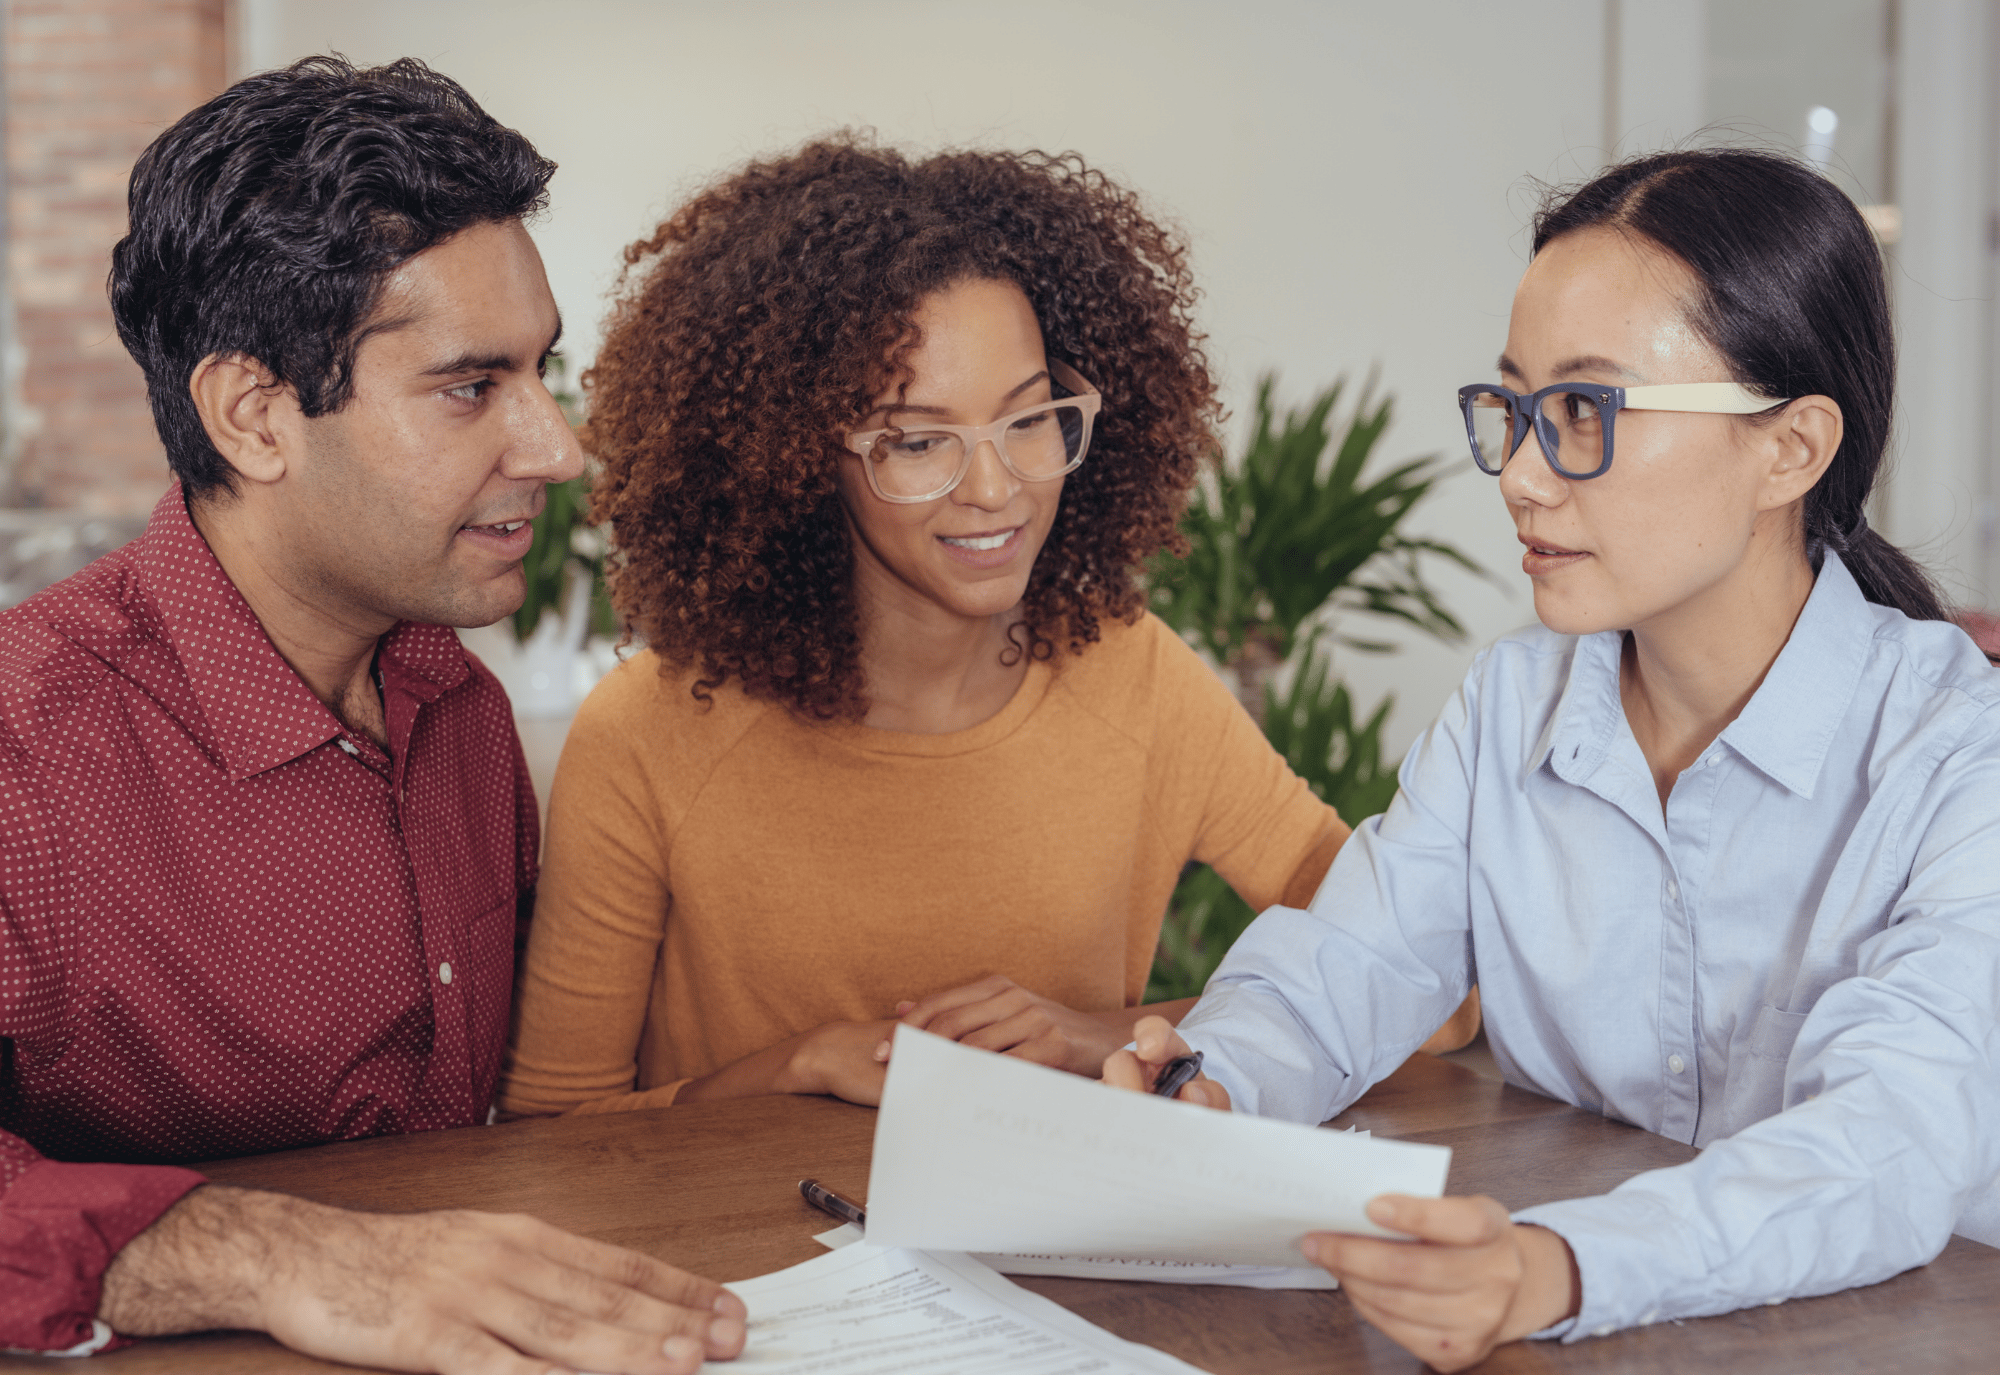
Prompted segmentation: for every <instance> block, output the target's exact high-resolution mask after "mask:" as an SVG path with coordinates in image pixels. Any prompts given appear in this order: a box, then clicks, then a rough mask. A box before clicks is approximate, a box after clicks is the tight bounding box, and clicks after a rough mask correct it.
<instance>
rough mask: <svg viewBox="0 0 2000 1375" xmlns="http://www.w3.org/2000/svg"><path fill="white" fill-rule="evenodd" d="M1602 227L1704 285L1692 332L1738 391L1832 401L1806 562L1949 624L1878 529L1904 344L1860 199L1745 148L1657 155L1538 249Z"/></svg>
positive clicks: (1601, 190) (1607, 182) (1546, 222)
mask: <svg viewBox="0 0 2000 1375" xmlns="http://www.w3.org/2000/svg"><path fill="white" fill-rule="evenodd" d="M1596 227H1603V228H1609V229H1616V230H1619V231H1621V232H1623V233H1627V234H1635V235H1638V236H1639V237H1641V238H1644V239H1647V240H1650V241H1651V242H1652V243H1653V244H1654V245H1656V246H1657V247H1659V248H1662V249H1665V250H1666V251H1667V252H1668V253H1671V254H1672V255H1674V256H1675V257H1677V258H1679V259H1680V260H1681V261H1682V262H1683V263H1685V264H1686V265H1687V266H1688V268H1689V269H1690V270H1691V271H1692V272H1693V273H1694V276H1695V280H1696V281H1697V282H1699V283H1700V294H1699V296H1698V297H1697V299H1696V300H1694V301H1693V302H1691V303H1690V309H1689V315H1690V321H1689V322H1690V323H1691V324H1692V325H1693V326H1694V327H1695V328H1696V329H1697V330H1699V331H1700V332H1701V334H1702V336H1703V337H1704V338H1706V339H1707V340H1708V342H1709V343H1710V344H1711V345H1712V346H1713V347H1714V348H1715V350H1716V352H1718V353H1720V354H1721V355H1722V357H1723V360H1724V361H1725V362H1727V363H1728V365H1729V368H1730V371H1731V372H1732V373H1734V374H1735V378H1736V381H1738V382H1740V383H1742V384H1743V385H1744V386H1746V387H1748V388H1749V389H1750V390H1751V391H1754V392H1757V393H1760V394H1761V395H1764V396H1770V397H1794V396H1827V397H1831V398H1832V399H1833V400H1834V401H1836V402H1838V403H1839V405H1840V413H1841V416H1842V418H1843V419H1844V421H1845V428H1844V430H1843V432H1842V435H1841V441H1840V448H1839V450H1838V451H1837V452H1836V453H1835V454H1834V456H1833V462H1832V463H1831V464H1829V465H1828V466H1827V470H1826V472H1825V473H1824V474H1823V475H1822V476H1821V477H1820V480H1819V482H1818V483H1817V484H1816V485H1815V486H1814V487H1813V489H1812V490H1811V491H1810V492H1808V493H1806V498H1805V538H1806V553H1807V557H1809V558H1811V559H1812V560H1813V562H1814V563H1815V564H1817V563H1818V562H1819V558H1820V554H1821V551H1822V550H1825V549H1832V550H1835V551H1837V552H1838V553H1839V554H1840V557H1841V559H1842V561H1843V562H1845V563H1846V565H1847V568H1848V571H1849V572H1851V573H1852V574H1853V575H1854V580H1855V582H1856V583H1858V584H1859V585H1860V587H1861V594H1862V595H1863V596H1864V597H1866V598H1867V599H1868V600H1869V601H1871V602H1876V603H1878V604H1880V605H1882V606H1893V607H1895V608H1896V609H1897V610H1898V611H1901V612H1902V613H1903V614H1904V615H1906V616H1909V617H1911V618H1912V619H1915V620H1926V621H1942V620H1949V619H1950V617H1949V615H1948V614H1947V613H1946V611H1945V608H1944V603H1943V601H1942V599H1941V598H1940V597H1939V596H1938V592H1937V588H1936V586H1935V585H1934V584H1933V583H1932V582H1931V579H1930V576H1929V575H1928V574H1927V573H1925V572H1924V570H1923V568H1922V567H1921V566H1920V565H1919V564H1918V563H1917V562H1916V560H1914V559H1912V558H1911V557H1910V556H1909V555H1908V554H1905V553H1904V552H1903V551H1902V550H1900V549H1898V548H1897V547H1896V546H1895V545H1893V544H1891V543H1889V541H1887V540H1885V539H1883V538H1882V536H1881V535H1879V534H1877V533H1876V532H1875V531H1874V530H1872V529H1870V528H1869V527H1868V522H1867V520H1866V518H1865V515H1864V511H1863V506H1864V503H1865V502H1866V501H1867V500H1868V492H1869V489H1870V488H1872V487H1873V486H1874V485H1875V475H1876V473H1877V472H1878V471H1880V469H1881V467H1882V458H1883V454H1884V453H1885V451H1886V450H1887V449H1888V445H1889V424H1890V419H1891V416H1892V413H1893V411H1894V408H1895V401H1896V339H1895V331H1894V328H1893V326H1892V324H1891V322H1890V316H1889V291H1888V284H1887V282H1886V280H1885V279H1884V276H1883V271H1882V254H1881V251H1880V250H1879V249H1878V248H1876V246H1875V239H1874V236H1873V235H1871V234H1870V233H1869V232H1868V225H1867V223H1866V222H1865V221H1863V220H1862V218H1861V212H1860V211H1859V210H1857V209H1856V208H1855V205H1854V202H1853V201H1851V200H1849V199H1848V198H1847V197H1846V195H1845V194H1843V193H1842V192H1841V190H1840V188H1838V187H1836V186H1835V185H1834V184H1833V183H1832V182H1830V181H1828V180H1827V179H1826V178H1825V177H1823V176H1820V175H1819V174H1818V173H1817V172H1814V171H1813V170H1812V169H1811V168H1809V167H1807V166H1805V165H1804V164H1803V163H1799V162H1794V161H1793V160H1792V159H1790V158H1786V157H1781V156H1778V155H1776V154H1772V153H1763V152H1754V151H1751V150H1749V149H1742V148H1710V149H1700V150H1688V151H1682V152H1671V153H1653V154H1649V155H1647V156H1645V157H1639V158H1633V159H1631V160H1630V161H1627V162H1622V163H1620V164H1618V165H1617V166H1616V167H1612V168H1610V169H1609V170H1607V171H1605V172H1603V173H1601V174H1600V175H1598V176H1597V177H1595V178H1593V179H1591V180H1590V181H1588V182H1586V183H1584V184H1583V185H1581V186H1576V187H1565V188H1561V189H1558V190H1555V191H1553V192H1551V193H1550V194H1549V196H1548V198H1547V199H1546V201H1545V202H1544V203H1543V205H1542V208H1541V210H1540V212H1539V213H1538V214H1537V215H1536V216H1535V252H1537V253H1539V252H1541V250H1542V248H1543V246H1544V245H1546V244H1547V243H1548V242H1549V241H1550V240H1552V239H1557V238H1560V237H1562V236H1563V235H1565V234H1573V233H1575V232H1576V231H1577V230H1580V229H1590V228H1596Z"/></svg>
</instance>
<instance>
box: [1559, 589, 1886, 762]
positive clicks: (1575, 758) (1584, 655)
mask: <svg viewBox="0 0 2000 1375" xmlns="http://www.w3.org/2000/svg"><path fill="white" fill-rule="evenodd" d="M1873 637H1874V623H1873V617H1872V615H1871V613H1870V612H1869V610H1868V603H1867V600H1866V599H1865V598H1863V597H1862V595H1861V589H1860V588H1859V587H1858V586H1856V584H1855V581H1854V575H1853V574H1851V573H1849V572H1848V571H1847V565H1846V564H1844V563H1842V562H1841V561H1840V556H1839V555H1838V554H1836V553H1834V552H1832V551H1831V550H1829V551H1828V552H1827V554H1826V556H1825V560H1824V562H1823V563H1822V564H1821V566H1820V571H1819V576H1818V578H1817V579H1815V580H1814V582H1813V590H1812V594H1811V595H1810V596H1808V597H1807V598H1806V604H1805V608H1804V610H1802V611H1801V612H1800V613H1799V619H1798V621H1797V623H1795V624H1794V625H1793V627H1792V633H1791V637H1790V638H1789V639H1787V640H1786V641H1785V647H1784V648H1783V649H1782V650H1780V651H1779V652H1778V658H1777V661H1776V662H1775V663H1773V664H1772V665H1771V670H1770V672H1768V673H1766V674H1765V675H1764V681H1763V682H1762V683H1761V684H1759V685H1758V687H1757V691H1756V692H1755V693H1754V694H1752V696H1751V698H1750V701H1749V702H1748V704H1746V705H1745V706H1744V708H1743V711H1742V713H1741V714H1740V715H1738V716H1737V718H1736V719H1735V720H1734V721H1732V722H1730V723H1729V725H1728V727H1727V728H1725V729H1724V730H1723V732H1722V735H1721V736H1720V743H1721V744H1723V745H1726V746H1728V747H1729V748H1730V749H1732V750H1734V751H1735V752H1736V753H1737V754H1738V755H1741V756H1742V757H1743V758H1744V759H1745V760H1747V761H1748V762H1749V763H1750V764H1752V765H1754V766H1755V767H1756V768H1758V769H1760V770H1761V771H1762V772H1763V773H1765V774H1766V775H1768V776H1769V777H1770V778H1771V779H1772V780H1773V781H1774V782H1776V783H1778V784H1780V785H1782V786H1783V787H1785V788H1787V789H1789V790H1790V791H1791V792H1794V793H1796V794H1798V795H1799V796H1800V797H1804V798H1808V799H1810V798H1811V797H1812V795H1813V789H1814V787H1815V786H1816V785H1817V783H1818V781H1819V772H1820V766H1821V764H1822V763H1824V762H1825V759H1826V752H1827V747H1828V746H1829V745H1830V744H1831V743H1832V742H1833V735H1834V732H1835V731H1836V730H1838V729H1839V728H1840V722H1841V720H1842V719H1843V718H1844V717H1845V715H1846V713H1847V706H1848V702H1849V700H1850V699H1851V698H1852V697H1853V695H1854V688H1855V684H1856V683H1858V682H1859V681H1860V678H1861V669H1862V664H1863V661H1864V659H1865V658H1866V657H1867V654H1868V647H1869V642H1870V641H1871V640H1872V639H1873ZM1623 647H1624V632H1622V631H1616V630H1607V631H1601V632H1599V633H1597V634H1595V635H1584V636H1580V637H1579V638H1578V639H1577V640H1576V642H1575V649H1574V651H1573V654H1572V657H1571V660H1570V670H1569V678H1568V681H1567V682H1566V683H1565V684H1564V685H1563V693H1562V699H1561V701H1559V702H1558V703H1557V704H1556V709H1555V711H1554V713H1553V714H1552V715H1551V716H1550V718H1549V724H1548V727H1547V729H1546V730H1544V731H1543V732H1542V739H1541V741H1540V743H1539V744H1538V745H1537V746H1536V748H1535V749H1534V751H1533V752H1531V753H1530V754H1529V756H1528V768H1529V771H1530V772H1532V771H1533V770H1535V769H1538V768H1540V767H1541V766H1542V765H1543V764H1544V763H1547V764H1548V765H1549V766H1550V767H1551V768H1553V769H1554V770H1555V772H1556V774H1557V776H1558V777H1560V778H1563V779H1565V780H1567V781H1569V782H1572V783H1581V782H1583V781H1584V780H1585V779H1587V778H1588V777H1589V776H1590V775H1591V774H1592V773H1594V772H1596V770H1597V767H1598V766H1599V765H1600V764H1602V763H1603V762H1604V760H1605V757H1606V756H1607V755H1608V754H1609V753H1610V752H1611V750H1612V748H1613V746H1614V744H1615V743H1616V742H1617V740H1618V739H1619V737H1620V735H1621V734H1626V733H1629V732H1630V729H1631V727H1630V726H1629V725H1627V724H1626V721H1625V707H1624V703H1623V701H1622V700H1621V699H1620V697H1619V692H1618V663H1619V658H1620V655H1621V653H1622V651H1623Z"/></svg>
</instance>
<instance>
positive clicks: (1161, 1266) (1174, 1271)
mask: <svg viewBox="0 0 2000 1375" xmlns="http://www.w3.org/2000/svg"><path fill="white" fill-rule="evenodd" d="M862 1237H863V1233H862V1231H861V1229H860V1228H859V1227H856V1226H855V1225H854V1224H853V1223H851V1222H843V1223H841V1224H840V1226H838V1227H836V1228H834V1229H833V1230H832V1231H830V1232H821V1233H819V1234H818V1235H816V1236H815V1237H814V1238H813V1240H814V1241H816V1242H818V1243H819V1244H820V1245H822V1246H824V1247H826V1248H827V1249H828V1250H829V1251H836V1250H839V1249H840V1248H841V1247H843V1246H852V1245H853V1244H854V1243H855V1242H857V1241H860V1240H862ZM941 1254H949V1253H948V1252H947V1253H941ZM973 1259H974V1260H976V1261H978V1262H980V1263H981V1264H982V1265H986V1266H990V1267H991V1268H993V1269H995V1270H998V1271H999V1272H1000V1273H1001V1274H1003V1275H1053V1276H1056V1277H1058V1278H1061V1279H1072V1280H1144V1281H1145V1282H1147V1283H1149V1284H1229V1285H1235V1286H1236V1287H1237V1288H1239V1289H1338V1288H1340V1281H1338V1280H1336V1279H1335V1278H1334V1277H1333V1276H1332V1275H1329V1274H1327V1272H1326V1271H1324V1270H1322V1269H1320V1268H1319V1267H1318V1266H1317V1265H1306V1266H1298V1267H1280V1266H1275V1265H1204V1264H1202V1263H1201V1262H1200V1261H1193V1260H1112V1259H1110V1258H1108V1257H1105V1256H1018V1255H1017V1256H1010V1255H1004V1254H994V1253H991V1252H989V1253H988V1254H986V1255H983V1256H974V1257H973Z"/></svg>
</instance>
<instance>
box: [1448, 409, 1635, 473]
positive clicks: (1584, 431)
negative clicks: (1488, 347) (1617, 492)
mask: <svg viewBox="0 0 2000 1375" xmlns="http://www.w3.org/2000/svg"><path fill="white" fill-rule="evenodd" d="M1468 411H1469V413H1470V415H1471V417H1472V441H1473V444H1474V445H1475V447H1476V452H1475V454H1474V457H1476V458H1477V459H1478V460H1479V466H1480V467H1482V468H1484V469H1485V470H1486V471H1487V472H1489V473H1497V472H1499V471H1500V469H1501V468H1502V467H1504V466H1505V465H1506V462H1507V460H1508V458H1509V457H1511V456H1512V455H1511V454H1510V453H1509V452H1508V445H1509V444H1511V443H1512V442H1513V438H1514V424H1515V421H1514V416H1515V403H1514V401H1512V400H1511V399H1510V398H1508V397H1505V396H1499V395H1496V394H1494V393H1492V392H1479V393H1477V394H1475V395H1474V396H1473V397H1472V398H1471V401H1470V405H1469V407H1468ZM1535 430H1536V433H1537V434H1538V435H1539V437H1540V439H1541V441H1542V448H1543V450H1544V451H1545V452H1546V453H1547V454H1548V458H1549V461H1550V463H1551V464H1552V465H1553V466H1554V467H1555V469H1556V471H1557V472H1559V473H1562V474H1563V475H1565V476H1567V477H1587V476H1590V475H1592V474H1594V473H1596V472H1597V471H1598V470H1599V469H1600V468H1602V467H1603V466H1604V457H1605V454H1604V418H1603V416H1602V414H1601V413H1600V412H1599V410H1598V408H1597V405H1596V403H1595V402H1593V401H1592V400H1591V399H1590V398H1589V397H1587V396H1583V395H1581V394H1579V393H1577V392H1551V393H1550V394H1549V395H1547V396H1544V397H1543V398H1542V401H1541V414H1540V418H1539V421H1538V423H1537V424H1536V426H1535ZM1524 442H1525V437H1524ZM1551 446H1553V447H1551Z"/></svg>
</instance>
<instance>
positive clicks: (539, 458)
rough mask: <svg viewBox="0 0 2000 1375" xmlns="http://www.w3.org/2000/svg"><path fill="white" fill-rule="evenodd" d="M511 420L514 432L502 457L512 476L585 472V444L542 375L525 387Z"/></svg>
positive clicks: (558, 477) (566, 476)
mask: <svg viewBox="0 0 2000 1375" xmlns="http://www.w3.org/2000/svg"><path fill="white" fill-rule="evenodd" d="M509 420H510V422H511V424H510V428H511V430H512V431H513V433H512V434H511V435H510V436H509V441H510V442H509V443H508V446H507V453H506V456H505V457H504V458H503V459H502V460H501V471H502V472H504V473H505V474H506V475H507V476H508V477H515V478H532V477H539V478H541V479H542V480H543V481H545V482H567V481H569V480H570V479H571V478H573V477H576V476H578V475H580V474H581V473H582V472H583V446H582V445H581V444H579V443H578V442H577V439H576V432H575V431H574V430H572V429H571V428H570V427H569V417H568V416H566V415H564V414H563V410H562V407H561V406H559V405H557V404H556V399H555V397H553V396H551V395H549V389H548V388H547V387H546V386H544V385H542V382H541V380H540V379H539V378H537V379H535V380H534V381H532V382H531V383H530V384H529V385H528V386H525V387H523V388H522V389H521V394H520V395H519V397H518V398H517V399H516V400H515V403H514V406H513V407H512V410H511V413H510V415H509Z"/></svg>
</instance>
